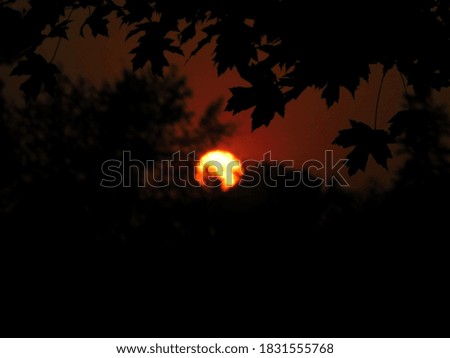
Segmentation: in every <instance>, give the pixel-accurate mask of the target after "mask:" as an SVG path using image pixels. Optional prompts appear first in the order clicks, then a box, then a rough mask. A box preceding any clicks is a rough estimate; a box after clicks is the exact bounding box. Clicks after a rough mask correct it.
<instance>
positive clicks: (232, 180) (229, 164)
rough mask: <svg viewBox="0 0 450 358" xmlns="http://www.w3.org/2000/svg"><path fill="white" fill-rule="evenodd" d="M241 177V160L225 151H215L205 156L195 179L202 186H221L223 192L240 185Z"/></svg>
mask: <svg viewBox="0 0 450 358" xmlns="http://www.w3.org/2000/svg"><path fill="white" fill-rule="evenodd" d="M241 176H242V168H241V162H240V161H239V159H237V158H236V157H235V156H234V155H233V154H231V153H230V152H227V151H223V150H214V151H210V152H208V153H206V154H205V155H203V156H202V157H201V158H200V163H199V165H198V166H197V167H196V172H195V179H196V180H197V181H198V182H199V183H200V184H201V185H203V186H205V187H209V188H213V187H218V186H220V188H221V189H222V190H223V191H227V190H228V189H230V188H232V187H233V186H235V185H236V184H237V183H239V179H240V178H241ZM218 181H220V182H218Z"/></svg>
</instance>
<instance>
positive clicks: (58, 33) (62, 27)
mask: <svg viewBox="0 0 450 358" xmlns="http://www.w3.org/2000/svg"><path fill="white" fill-rule="evenodd" d="M70 22H71V21H70V20H65V21H63V22H61V23H59V24H57V25H55V26H54V27H53V28H52V29H51V30H50V32H49V34H48V37H61V38H63V39H66V40H68V38H67V30H68V28H69V23H70Z"/></svg>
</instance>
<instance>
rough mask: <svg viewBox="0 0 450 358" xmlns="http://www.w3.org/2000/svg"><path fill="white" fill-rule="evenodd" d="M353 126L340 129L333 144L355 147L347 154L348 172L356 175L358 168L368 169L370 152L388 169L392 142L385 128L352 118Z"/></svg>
mask: <svg viewBox="0 0 450 358" xmlns="http://www.w3.org/2000/svg"><path fill="white" fill-rule="evenodd" d="M350 124H351V128H349V129H343V130H341V131H339V135H338V136H337V137H336V139H335V140H334V142H333V144H337V145H340V146H341V147H344V148H348V147H353V146H354V147H355V148H354V149H353V150H352V151H351V152H350V153H349V154H348V156H347V159H348V161H347V166H348V168H349V170H348V173H349V174H350V175H354V174H355V173H356V172H357V171H358V170H361V171H364V170H365V169H366V165H367V160H368V159H369V154H371V155H372V157H373V158H374V159H375V161H376V162H377V163H378V164H379V165H381V166H383V167H384V168H385V169H387V160H388V159H389V158H392V153H391V150H390V149H389V146H388V143H392V139H391V137H390V136H389V134H388V133H387V132H386V131H384V130H374V129H372V128H370V127H369V126H368V125H367V124H365V123H362V122H357V121H354V120H350Z"/></svg>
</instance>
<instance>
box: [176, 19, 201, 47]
mask: <svg viewBox="0 0 450 358" xmlns="http://www.w3.org/2000/svg"><path fill="white" fill-rule="evenodd" d="M196 33H197V32H196V30H195V22H191V23H190V24H188V25H187V26H186V27H185V28H184V30H183V31H181V32H180V44H184V43H186V42H187V41H189V40H191V39H193V38H194V36H195V34H196Z"/></svg>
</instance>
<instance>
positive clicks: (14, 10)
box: [0, 0, 450, 173]
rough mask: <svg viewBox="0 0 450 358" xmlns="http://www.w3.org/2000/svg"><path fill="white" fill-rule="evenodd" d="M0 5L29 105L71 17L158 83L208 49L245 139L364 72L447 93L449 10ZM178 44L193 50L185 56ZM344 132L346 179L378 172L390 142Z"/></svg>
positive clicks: (269, 0) (47, 77)
mask: <svg viewBox="0 0 450 358" xmlns="http://www.w3.org/2000/svg"><path fill="white" fill-rule="evenodd" d="M24 4H25V5H24ZM0 6H1V7H0V63H9V64H14V66H15V67H14V69H13V71H12V73H11V74H12V75H19V76H27V79H26V80H25V82H23V83H22V85H21V89H22V91H23V92H24V93H25V96H26V98H27V99H28V100H32V99H35V98H36V97H37V96H38V95H39V93H40V91H41V89H44V90H45V91H47V92H48V93H50V94H54V93H55V86H56V80H55V76H56V75H57V74H58V73H59V72H60V70H59V69H58V68H57V66H56V65H55V64H54V63H53V59H45V58H44V57H43V56H42V55H41V54H39V46H40V45H41V44H42V43H43V42H44V41H45V40H46V39H48V38H55V37H58V38H61V39H67V31H68V28H69V26H71V20H70V19H71V16H72V13H73V12H74V11H77V12H78V11H79V12H80V13H81V14H85V15H84V16H85V19H84V22H83V25H82V26H81V29H79V33H80V35H81V36H86V35H87V34H88V33H89V32H90V33H91V34H92V36H94V37H97V36H108V24H109V23H110V21H113V19H114V18H117V19H118V21H120V22H121V23H122V24H123V25H126V26H127V27H128V29H129V32H128V36H127V38H130V37H135V38H136V39H137V46H136V47H135V48H134V49H133V50H132V51H131V53H132V54H133V55H134V57H133V59H132V65H133V69H134V70H137V69H140V68H142V67H144V66H145V65H146V64H147V63H149V64H150V66H151V70H152V72H153V73H154V74H156V75H160V76H162V75H163V69H164V68H165V67H167V66H169V62H168V59H167V57H166V55H167V53H175V54H179V55H186V56H195V55H196V54H197V53H198V52H199V51H200V50H201V49H202V48H203V47H204V46H205V45H207V44H210V43H212V44H213V46H214V47H215V50H214V57H213V61H214V63H215V64H216V67H217V72H218V74H219V75H221V74H223V73H224V72H226V71H228V70H236V71H237V72H238V73H239V75H240V76H241V77H242V78H243V79H244V80H246V81H247V82H248V86H246V87H234V88H231V93H232V96H231V98H230V99H229V101H228V105H227V107H226V110H228V111H232V112H233V113H238V112H240V111H243V110H247V109H252V110H253V112H252V128H253V129H256V128H258V127H260V126H262V125H265V126H267V125H269V123H270V122H271V120H272V119H273V118H274V116H275V115H276V114H279V115H281V116H283V115H284V110H285V105H286V103H288V102H289V101H291V100H293V99H296V98H298V97H299V96H300V95H301V94H302V92H303V91H304V90H305V89H307V88H310V87H314V88H317V89H319V90H320V91H321V93H322V98H324V100H325V101H326V104H327V105H328V106H332V105H333V104H335V103H337V102H338V101H339V98H340V94H341V91H342V90H344V89H345V90H347V91H349V92H350V93H351V94H352V95H354V94H355V91H356V90H357V88H358V86H359V84H360V82H361V80H368V78H369V73H370V65H374V64H378V65H381V66H382V67H383V69H384V73H386V72H387V71H388V70H390V69H392V68H396V69H397V70H398V71H399V72H400V74H401V75H402V76H403V78H404V79H405V80H406V83H407V84H408V85H410V86H412V87H413V88H414V90H415V91H416V92H420V91H427V90H429V89H430V88H431V89H436V90H440V89H441V88H445V87H448V86H449V85H450V51H448V49H449V48H450V40H449V39H450V26H449V21H450V1H449V0H420V1H414V2H407V1H387V0H377V1H372V0H371V1H319V0H318V1H301V2H300V1H297V0H266V1H264V2H258V3H256V2H243V1H236V0H216V1H206V0H192V1H175V0H153V1H143V0H123V1H119V0H115V1H113V0H77V1H70V0H28V1H16V0H9V1H0ZM80 16H81V15H80ZM11 34H12V36H11ZM187 42H191V43H193V46H194V47H193V48H194V50H193V51H191V53H187V54H185V53H184V52H185V50H186V46H185V45H186V43H187ZM408 116H411V117H414V118H415V114H414V113H408V112H403V113H402V114H401V115H400V117H399V116H397V117H394V118H393V127H394V128H395V127H396V125H395V122H396V121H399V120H401V121H402V123H403V122H406V123H407V122H408V121H405V118H406V117H408ZM399 118H400V119H399ZM351 123H352V126H351V129H347V130H344V131H342V132H341V133H340V134H339V136H338V137H337V138H336V140H335V143H336V144H338V145H342V146H344V147H349V146H355V149H354V150H353V151H352V152H351V153H350V155H349V162H348V166H349V171H350V173H355V172H356V171H358V170H364V168H365V165H366V162H367V158H368V155H369V154H371V155H373V157H374V158H375V160H376V161H377V162H378V163H379V164H381V165H383V166H386V165H387V164H386V163H387V159H388V158H390V157H391V152H390V150H389V147H388V146H387V144H388V143H391V142H394V141H395V140H396V134H397V133H398V132H397V131H391V132H389V131H385V130H381V129H377V128H376V125H374V128H372V127H369V126H367V125H364V124H358V123H357V122H356V121H352V122H351ZM360 143H364V145H361V144H360Z"/></svg>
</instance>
